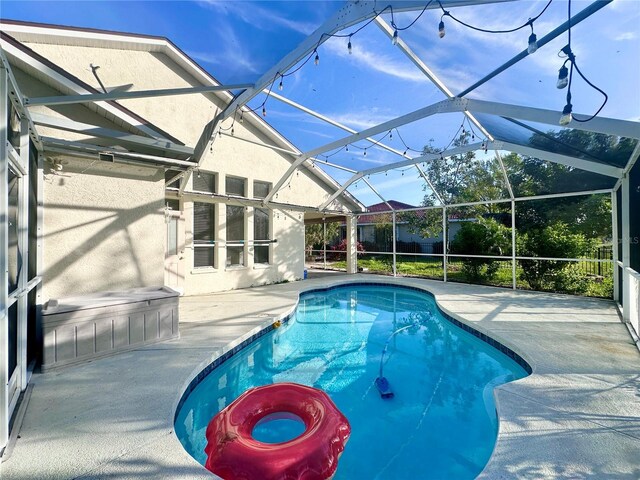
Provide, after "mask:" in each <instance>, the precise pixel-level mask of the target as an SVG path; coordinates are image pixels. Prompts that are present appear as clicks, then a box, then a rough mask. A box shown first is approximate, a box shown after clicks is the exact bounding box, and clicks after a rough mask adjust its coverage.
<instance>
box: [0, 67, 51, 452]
mask: <svg viewBox="0 0 640 480" xmlns="http://www.w3.org/2000/svg"><path fill="white" fill-rule="evenodd" d="M7 67H8V62H6V59H5V58H4V57H2V59H1V62H0V92H2V93H0V115H1V118H2V123H1V124H0V125H2V128H1V129H0V218H3V219H6V218H7V216H8V209H9V205H8V191H7V186H8V171H9V168H12V169H13V170H14V171H15V172H16V174H17V176H18V222H17V232H18V251H19V252H20V257H21V258H20V260H21V263H20V270H19V274H18V279H17V280H18V282H17V286H16V288H15V290H14V291H13V292H9V291H8V285H9V283H8V265H7V252H8V248H9V244H8V222H7V221H6V220H5V221H2V222H0V455H1V452H2V451H3V449H4V448H5V446H6V444H7V441H8V438H9V421H10V418H11V415H12V413H13V411H14V409H15V407H16V404H17V401H18V398H19V395H20V393H21V392H22V391H24V389H25V388H26V387H27V383H28V379H29V374H30V372H28V370H27V369H28V365H27V315H28V294H29V292H31V291H32V290H34V289H36V288H38V286H39V284H40V280H41V277H40V276H39V275H37V276H36V277H34V278H33V279H31V280H29V279H28V275H29V188H30V182H29V176H30V175H32V174H34V173H32V172H31V171H30V161H29V150H30V146H29V140H30V139H32V140H34V143H35V144H36V145H38V144H40V139H39V137H38V135H37V132H35V128H34V127H33V123H32V121H31V118H30V116H29V114H28V112H27V111H26V109H24V108H23V104H22V99H23V97H22V95H21V93H20V90H19V88H18V85H17V83H16V82H15V79H14V78H13V75H12V74H11V71H10V69H9V68H7ZM9 103H11V104H12V105H13V107H14V108H15V109H16V111H17V112H18V114H19V115H20V152H19V153H18V152H17V151H16V150H15V149H14V148H13V146H11V145H10V143H9V141H8V125H7V124H6V119H7V113H8V108H9ZM38 198H42V197H38ZM36 213H39V212H36ZM14 304H16V305H17V345H16V350H17V354H16V357H17V358H16V368H15V370H14V372H13V374H12V375H11V377H9V352H8V350H9V349H8V345H9V337H8V326H9V314H8V310H9V308H10V307H11V306H13V305H14Z"/></svg>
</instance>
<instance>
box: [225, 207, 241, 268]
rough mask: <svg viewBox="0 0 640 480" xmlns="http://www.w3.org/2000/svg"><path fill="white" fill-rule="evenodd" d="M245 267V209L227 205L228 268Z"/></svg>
mask: <svg viewBox="0 0 640 480" xmlns="http://www.w3.org/2000/svg"><path fill="white" fill-rule="evenodd" d="M238 265H244V207H237V206H234V205H227V267H232V266H238Z"/></svg>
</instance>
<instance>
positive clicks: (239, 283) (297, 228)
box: [24, 39, 346, 297]
mask: <svg viewBox="0 0 640 480" xmlns="http://www.w3.org/2000/svg"><path fill="white" fill-rule="evenodd" d="M58 41H59V39H58V40H55V41H54V40H52V42H54V43H47V41H43V40H42V39H38V41H25V42H24V44H25V45H27V46H28V47H29V48H30V49H32V50H33V51H35V52H36V53H37V54H39V55H42V56H43V57H45V58H46V59H48V60H50V61H51V62H53V63H54V64H56V65H58V66H59V67H61V68H63V69H64V70H66V71H68V72H69V73H70V74H72V75H73V76H75V77H77V78H78V79H79V80H81V81H83V82H85V83H87V84H89V85H92V86H94V87H95V88H99V85H98V83H97V80H96V79H95V77H94V76H93V73H92V72H91V69H90V68H89V65H98V66H99V67H100V68H99V70H97V73H98V75H99V77H100V79H101V80H102V82H103V83H104V84H105V85H106V86H107V87H114V86H120V85H130V86H129V90H130V91H136V90H150V89H160V88H183V87H191V86H200V85H203V84H206V82H204V81H203V78H204V77H203V75H204V74H202V73H198V71H191V70H189V71H187V69H186V68H183V66H181V65H179V64H178V63H176V62H175V61H174V60H173V59H172V58H170V57H169V56H168V55H166V54H165V53H164V52H163V51H162V47H159V46H156V47H148V46H142V45H138V46H136V45H135V44H129V45H126V46H124V45H123V46H122V47H118V48H116V47H114V46H105V45H101V46H97V45H91V46H85V45H77V44H74V43H78V40H76V39H73V40H69V41H68V42H63V43H65V44H64V45H60V44H55V42H58ZM94 43H95V42H94ZM98 43H99V42H98ZM148 50H150V51H148ZM40 90H41V91H42V92H41V93H40V92H38V95H55V94H56V93H55V92H54V93H52V92H45V91H44V90H46V88H44V87H42V86H40ZM36 96H37V95H36ZM118 103H120V104H121V105H123V106H125V107H127V108H128V109H130V110H131V111H133V112H135V113H136V114H137V115H139V116H141V117H143V118H144V119H145V120H147V121H148V122H149V123H150V124H152V125H154V126H156V127H158V128H159V129H161V130H164V131H166V132H168V133H169V134H170V135H171V136H172V137H174V138H175V139H177V140H179V141H181V142H183V143H184V144H186V145H188V146H191V147H193V146H195V144H196V142H197V141H198V138H199V137H200V134H201V132H202V129H203V127H204V125H205V124H206V123H207V122H209V121H210V120H211V119H212V118H214V117H215V115H216V114H217V113H218V112H219V111H220V110H221V109H222V108H224V104H225V102H224V101H223V99H222V98H220V97H219V96H218V95H216V94H213V93H206V94H193V95H182V96H173V97H161V98H141V99H127V100H119V101H118ZM40 111H41V113H44V114H46V115H51V116H72V117H74V119H75V120H76V121H86V123H99V122H95V121H93V122H91V121H89V120H90V119H91V117H93V116H95V113H94V112H92V111H89V110H88V109H86V108H85V107H83V106H81V105H74V106H66V107H60V108H59V107H54V108H53V109H48V108H47V107H42V109H41V110H40ZM78 116H81V117H82V118H81V119H78ZM94 120H95V119H94ZM259 122H260V120H259V119H258V117H255V116H253V118H252V115H251V114H245V115H244V121H243V122H242V123H240V122H239V121H236V122H235V124H234V135H233V136H232V135H230V127H231V125H232V124H233V123H234V122H233V118H230V119H227V120H226V121H225V122H224V123H223V124H222V128H223V129H224V131H225V134H224V135H220V136H216V137H215V140H214V142H213V144H212V146H211V148H210V149H208V150H207V151H206V153H205V158H204V160H203V163H202V165H201V167H200V171H201V172H203V173H213V174H215V175H216V193H218V194H225V191H224V185H225V178H226V176H233V177H240V178H243V179H245V185H246V198H252V197H253V191H252V190H253V182H254V181H255V180H258V181H262V182H268V183H270V184H272V185H273V184H275V183H276V182H277V181H278V180H279V179H280V177H281V176H282V174H283V173H284V172H285V171H286V170H287V169H288V168H289V166H290V164H291V161H292V157H291V156H290V155H287V154H285V153H282V152H279V151H276V150H273V149H271V148H268V147H265V146H262V145H259V144H270V145H276V146H278V147H280V148H283V147H284V148H287V144H286V141H285V140H284V139H283V138H281V137H279V135H278V134H277V133H276V132H275V131H273V132H272V133H269V132H268V131H266V129H265V127H264V125H263V124H260V123H259ZM99 124H100V125H105V124H104V120H103V121H102V123H99ZM105 126H107V127H109V128H112V129H118V128H117V127H115V126H113V125H110V124H108V123H107V124H106V125H105ZM120 129H121V130H122V129H123V128H122V127H120ZM43 131H46V132H47V133H50V130H47V129H45V130H43ZM55 136H57V137H58V138H65V139H68V140H82V139H83V138H84V139H85V141H86V136H84V137H83V136H82V135H80V134H77V133H71V132H61V131H59V130H56V131H55ZM65 162H66V160H65ZM88 163H90V161H89V162H87V160H78V161H73V162H71V163H69V167H68V168H67V167H66V166H65V169H64V173H65V175H69V178H65V179H63V177H61V176H60V175H55V174H54V177H55V178H54V181H53V183H52V184H51V185H49V186H47V188H46V189H45V202H46V203H45V212H46V213H45V218H46V220H45V230H46V231H45V238H46V240H45V252H47V253H46V254H45V264H46V265H48V266H49V268H50V269H51V270H50V272H49V273H48V276H47V277H46V278H45V282H44V284H45V289H46V290H45V291H46V294H47V295H49V296H51V297H53V296H64V295H70V294H71V293H73V294H78V293H84V292H87V293H88V292H92V291H99V290H118V289H119V290H122V289H125V288H131V287H134V286H147V285H151V284H154V285H162V284H163V283H164V273H165V265H164V257H165V255H164V253H165V243H166V235H167V226H166V223H165V222H164V215H163V208H164V204H165V202H166V199H165V193H166V196H167V198H175V197H176V192H175V191H172V190H171V189H168V190H167V191H166V192H165V189H164V183H165V182H164V171H163V170H159V171H153V172H152V173H149V174H148V175H143V176H142V177H135V176H131V175H130V172H129V170H127V169H126V168H124V167H122V166H112V168H113V169H114V170H113V171H110V172H107V173H103V172H97V171H96V170H95V169H92V170H91V171H88V172H85V173H82V174H81V173H80V172H82V169H83V168H84V167H86V166H87V165H88ZM76 164H77V165H76ZM116 171H117V173H116ZM54 173H55V172H54ZM58 177H59V178H58ZM138 183H140V185H138ZM69 186H72V187H73V188H72V189H71V188H69ZM123 192H130V193H124V194H123ZM332 193H333V190H332V187H331V185H330V184H329V185H328V184H327V181H326V180H323V179H322V178H321V177H318V173H317V172H314V171H311V170H308V169H307V168H306V167H303V168H301V169H300V170H299V171H298V172H297V173H296V174H294V175H293V176H292V177H291V181H290V182H288V183H287V184H285V186H284V187H283V188H282V189H281V190H280V191H279V192H277V195H276V196H275V197H274V198H273V201H275V202H278V203H284V204H292V205H301V206H307V207H317V206H319V205H320V204H322V203H323V202H324V201H325V200H326V199H327V198H328V197H329V196H330V195H331V194H332ZM84 195H88V196H90V197H91V199H92V200H91V201H90V202H88V203H87V204H86V205H83V200H82V198H83V196H84ZM74 202H75V204H76V205H83V207H80V208H81V212H82V213H81V214H80V215H78V214H76V213H75V212H73V209H72V208H71V206H72V205H73V204H74ZM194 202H210V203H213V204H215V218H216V226H215V239H216V246H215V257H216V261H215V265H214V266H211V267H194V253H193V252H194V247H193V205H194ZM227 202H228V201H227V200H225V199H221V198H219V197H215V198H214V197H208V196H206V195H201V194H200V195H196V194H194V193H193V192H192V182H191V180H190V181H188V182H187V186H186V189H185V193H184V196H182V197H180V207H179V208H180V228H179V232H180V234H179V239H178V247H179V254H178V257H179V262H180V264H179V275H178V277H179V280H178V283H179V284H178V285H172V286H174V287H177V288H179V289H180V290H182V291H183V292H184V293H185V294H187V295H192V294H202V293H209V292H215V291H221V290H229V289H234V288H242V287H249V286H252V285H261V284H266V283H273V282H277V281H283V280H295V279H299V278H302V276H303V270H304V214H303V212H301V211H298V210H295V209H292V210H287V209H281V208H273V207H270V229H271V235H270V238H271V239H272V240H274V241H275V242H276V243H273V244H272V245H271V247H270V262H269V264H268V265H266V264H259V265H256V264H255V263H254V262H253V247H252V246H251V244H250V242H251V241H252V240H253V210H254V208H253V207H252V206H246V207H245V219H244V222H245V229H244V230H245V241H246V242H247V245H246V246H245V250H244V265H242V266H232V267H226V250H225V248H226V247H225V240H226V225H225V219H226V205H225V203H227ZM231 203H235V204H241V205H242V201H241V200H240V201H237V200H236V201H234V200H231ZM99 205H102V206H103V207H105V209H106V210H100V209H99V208H98V206H99ZM84 207H86V208H84ZM332 207H334V208H342V209H344V210H346V209H345V208H344V207H343V206H342V205H340V204H336V203H335V202H334V205H332ZM72 212H73V213H72ZM130 221H133V222H134V223H133V224H129V223H128V222H130ZM60 225H63V226H64V228H58V227H57V226H60ZM63 245H71V246H72V247H73V250H72V251H71V253H70V254H68V253H67V252H68V251H67V249H66V247H64V246H63ZM48 250H50V252H48ZM65 255H68V256H65ZM83 255H87V256H90V257H91V259H90V261H88V262H86V263H85V262H83V261H82V256H83ZM96 272H102V273H103V275H96Z"/></svg>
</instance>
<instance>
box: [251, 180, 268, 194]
mask: <svg viewBox="0 0 640 480" xmlns="http://www.w3.org/2000/svg"><path fill="white" fill-rule="evenodd" d="M270 191H271V184H270V183H267V182H260V181H258V180H256V181H255V182H253V198H266V197H267V195H269V192H270Z"/></svg>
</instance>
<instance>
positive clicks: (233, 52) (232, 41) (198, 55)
mask: <svg viewBox="0 0 640 480" xmlns="http://www.w3.org/2000/svg"><path fill="white" fill-rule="evenodd" d="M217 29H218V31H219V32H220V34H221V38H222V39H224V40H223V41H224V44H223V45H222V49H221V50H222V51H221V53H220V54H215V55H214V54H212V53H209V52H196V51H189V52H187V54H188V55H189V56H190V57H192V58H195V59H196V60H198V61H202V62H206V63H210V64H212V65H224V66H225V67H226V68H228V69H229V70H231V71H237V72H240V71H244V72H249V73H259V72H261V71H262V69H261V68H260V67H259V66H258V64H257V63H258V62H256V60H255V59H254V58H252V57H251V55H250V54H249V52H247V51H246V50H245V48H244V47H243V44H242V43H241V42H240V40H239V39H238V37H237V35H236V34H235V32H234V31H233V29H232V28H231V27H230V26H229V25H227V24H225V23H221V24H220V25H218V26H217Z"/></svg>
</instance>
